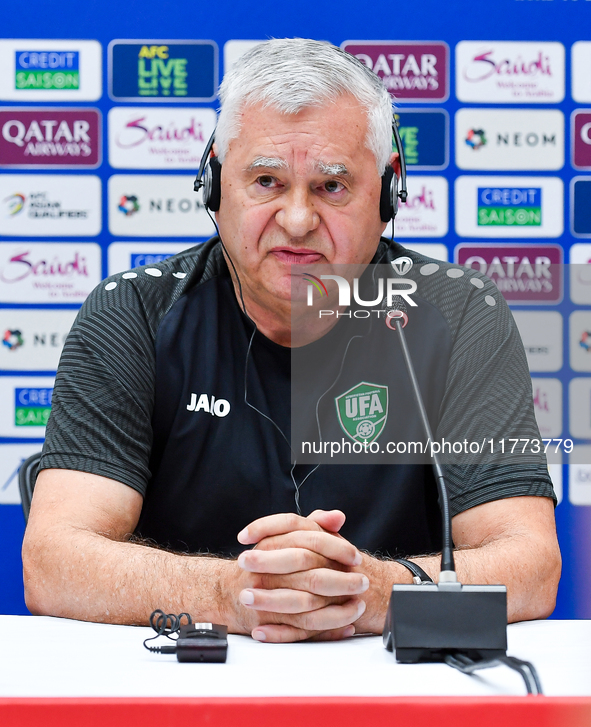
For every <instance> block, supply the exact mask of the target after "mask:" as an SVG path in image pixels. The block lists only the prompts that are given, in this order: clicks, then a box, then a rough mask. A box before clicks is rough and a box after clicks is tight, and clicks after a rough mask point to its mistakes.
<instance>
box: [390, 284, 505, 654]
mask: <svg viewBox="0 0 591 727" xmlns="http://www.w3.org/2000/svg"><path fill="white" fill-rule="evenodd" d="M396 320H398V323H395V321H396ZM408 320H409V318H408V315H407V310H406V306H405V304H404V301H402V300H400V301H398V300H397V299H396V298H395V302H393V305H392V306H391V307H389V308H387V309H386V324H387V325H388V328H390V329H391V330H394V331H397V333H398V340H399V342H400V346H401V349H402V354H403V358H404V362H405V366H406V370H407V372H408V376H409V379H410V384H411V390H412V392H413V396H414V399H415V403H416V406H417V410H418V413H419V416H420V419H421V424H422V427H423V431H424V433H425V437H426V438H429V439H430V441H434V440H433V434H432V432H431V426H430V424H429V419H428V417H427V412H426V409H425V406H424V403H423V399H422V396H421V391H420V389H419V384H418V381H417V377H416V374H415V370H414V366H413V363H412V359H411V357H410V351H409V348H408V344H407V341H406V336H405V333H404V327H405V325H407V323H408ZM432 464H433V470H434V474H435V480H436V482H437V489H438V494H439V506H440V508H441V515H442V521H443V523H442V525H443V547H442V551H441V572H440V574H439V582H438V583H437V584H435V583H429V582H419V583H416V582H415V583H414V584H413V585H406V584H394V585H393V586H392V593H391V596H390V603H389V606H388V613H387V616H386V623H385V625H384V632H383V639H384V646H385V647H386V648H387V649H389V650H390V651H395V653H396V659H397V661H400V662H405V663H414V662H419V661H446V662H447V663H450V665H451V666H455V667H456V668H459V667H458V666H457V665H456V664H455V663H451V662H450V661H449V657H452V660H453V658H454V657H456V661H457V657H458V656H461V657H463V658H465V659H466V660H468V661H469V662H471V663H472V664H474V662H478V661H481V660H491V659H498V658H506V652H507V589H506V587H505V586H503V585H463V584H461V583H459V582H458V580H457V576H456V572H455V565H454V559H453V542H452V536H451V516H450V512H449V502H448V495H447V488H446V485H445V478H444V474H443V470H442V467H441V463H440V462H439V458H438V457H437V454H436V453H433V454H432ZM417 580H420V579H417ZM458 663H460V662H458Z"/></svg>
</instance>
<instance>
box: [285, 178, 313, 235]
mask: <svg viewBox="0 0 591 727" xmlns="http://www.w3.org/2000/svg"><path fill="white" fill-rule="evenodd" d="M275 220H276V221H277V224H278V225H279V226H280V227H283V229H284V230H285V231H286V232H287V234H288V235H289V236H290V237H304V236H305V235H307V234H308V232H311V231H312V230H315V229H316V228H317V227H318V225H319V224H320V216H319V215H318V212H316V209H315V208H314V201H313V199H312V197H311V195H310V193H309V191H308V190H307V189H301V188H300V189H297V188H295V189H292V190H291V191H290V192H289V194H286V195H285V197H284V199H283V204H282V206H281V209H279V210H278V212H277V214H276V215H275Z"/></svg>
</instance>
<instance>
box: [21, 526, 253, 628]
mask: <svg viewBox="0 0 591 727" xmlns="http://www.w3.org/2000/svg"><path fill="white" fill-rule="evenodd" d="M23 564H24V576H25V597H26V602H27V606H28V608H29V609H30V610H31V611H32V612H33V613H43V614H48V615H54V616H61V617H66V618H74V619H80V620H84V621H99V622H103V623H118V624H147V623H148V619H149V617H150V614H151V612H152V611H154V610H155V609H157V608H161V609H163V610H164V611H166V612H167V613H180V612H181V611H186V612H187V613H190V614H191V615H192V616H193V619H194V620H199V621H206V622H207V621H209V622H215V623H227V619H228V615H229V609H227V608H225V605H226V598H225V597H226V596H228V595H229V594H224V592H223V591H224V587H223V582H224V580H225V576H227V575H228V574H229V571H231V570H237V568H236V563H235V561H230V560H224V559H221V558H214V557H209V556H203V557H199V556H186V555H179V554H175V553H170V552H167V551H164V550H159V549H156V548H151V547H147V546H145V545H141V544H137V543H133V542H119V541H113V540H110V539H108V538H106V537H104V536H102V535H98V534H95V533H91V532H88V531H86V530H74V529H72V531H71V532H70V533H67V534H64V533H63V532H60V533H59V534H58V533H54V534H52V533H51V532H48V533H46V535H45V537H44V538H43V539H42V540H39V541H37V542H36V543H35V544H33V545H30V546H27V542H26V541H25V547H24V548H23ZM228 625H229V626H231V629H232V630H233V631H240V630H241V629H240V625H239V624H237V623H233V624H228Z"/></svg>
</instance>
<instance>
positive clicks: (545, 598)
mask: <svg viewBox="0 0 591 727" xmlns="http://www.w3.org/2000/svg"><path fill="white" fill-rule="evenodd" d="M220 98H221V112H220V116H219V123H218V127H217V129H216V137H215V146H214V147H213V157H212V159H211V160H210V164H211V165H212V170H211V173H212V175H213V176H214V177H216V175H217V177H218V181H215V179H214V184H217V185H219V186H218V188H217V191H216V194H217V196H218V199H217V200H216V199H213V200H212V199H210V208H211V209H212V210H214V211H215V212H216V221H217V225H218V228H219V237H216V238H213V239H212V240H210V241H209V242H207V243H205V244H203V245H200V246H197V247H195V248H192V249H190V250H188V251H185V252H183V253H180V254H179V255H176V256H174V257H172V258H169V259H168V260H166V261H164V262H162V263H159V264H157V265H153V266H150V267H144V268H138V269H136V270H132V271H129V272H126V273H124V274H122V275H121V274H120V275H115V276H112V277H111V278H109V279H108V280H107V281H103V283H101V285H99V286H98V288H97V289H96V290H95V291H94V292H93V293H92V294H91V296H90V297H89V298H88V300H87V301H86V303H85V304H84V306H83V308H82V310H81V312H80V314H79V316H78V318H77V320H76V323H75V324H74V327H73V329H72V331H71V333H70V336H69V338H68V341H67V343H66V346H65V348H64V353H63V356H62V359H61V362H60V367H59V371H58V374H57V379H56V385H55V391H54V397H53V411H52V414H51V418H50V421H49V425H48V429H47V440H46V444H45V448H44V452H43V458H42V461H41V465H40V470H41V471H40V473H39V476H38V480H37V484H36V488H35V496H34V499H33V504H32V508H31V514H30V519H29V524H28V527H27V531H26V535H25V541H24V546H23V562H24V573H25V590H26V599H27V605H28V606H29V608H30V609H31V611H32V612H33V613H43V614H52V615H56V616H62V617H69V618H77V619H84V620H92V621H102V622H110V623H127V624H133V623H137V624H145V623H146V622H147V619H148V617H149V615H150V612H151V611H153V610H154V609H156V608H162V609H164V610H165V611H167V612H175V613H180V612H181V611H185V612H188V613H190V614H192V616H193V618H194V620H196V621H211V622H217V623H225V624H227V625H228V626H229V629H230V631H232V632H234V633H247V634H252V636H253V637H254V638H255V639H258V640H260V641H268V642H273V641H274V642H276V641H296V640H303V639H308V638H316V639H339V638H344V637H347V636H350V635H352V634H354V633H355V632H356V631H357V632H374V633H379V632H380V631H381V630H382V627H383V622H384V616H385V612H386V606H387V603H388V598H389V594H390V590H391V586H392V584H393V583H395V582H399V583H405V582H411V580H412V575H411V573H410V572H409V571H408V570H407V568H406V567H405V566H404V565H402V564H400V563H398V562H394V561H392V560H389V559H387V558H384V557H382V556H384V555H405V556H411V555H416V554H428V553H433V552H435V551H437V550H438V548H439V544H440V531H439V525H438V523H439V516H438V511H437V494H436V488H435V484H434V479H433V477H432V474H431V472H430V469H429V467H428V466H426V465H425V466H416V465H415V466H407V465H404V464H401V465H391V466H384V465H382V464H378V465H370V464H366V465H353V466H348V465H346V464H337V465H334V466H333V465H324V464H323V465H321V466H319V467H314V468H310V467H308V468H307V469H306V468H305V467H304V468H303V469H302V467H303V465H299V466H295V465H292V464H291V463H290V446H289V444H290V443H289V430H290V413H289V411H286V409H288V408H289V407H286V401H289V397H290V391H291V388H290V365H291V358H290V346H291V343H292V339H291V336H292V318H291V316H292V310H293V307H292V300H291V288H292V266H293V265H298V266H309V269H310V270H312V269H313V266H316V265H330V266H335V265H340V264H343V265H356V266H359V267H360V269H363V268H365V267H366V266H368V265H369V264H370V263H372V262H389V261H393V260H395V259H396V258H397V257H399V256H401V255H403V254H404V255H410V256H411V258H412V260H413V261H414V262H415V264H416V265H422V266H423V267H422V268H421V270H422V273H421V274H423V275H424V280H425V291H426V292H425V293H424V301H425V302H424V304H423V305H422V306H421V307H420V311H419V315H420V316H423V318H421V319H417V320H423V321H424V323H423V324H421V325H424V326H426V327H428V330H427V329H426V328H425V329H424V336H423V338H424V340H423V342H422V343H421V341H420V340H419V341H411V345H412V346H413V347H416V346H420V347H421V348H420V352H421V353H420V357H421V358H422V359H424V360H425V362H426V365H425V366H424V367H423V372H422V373H421V372H419V379H420V380H421V381H422V382H423V383H424V385H425V387H426V388H425V391H427V392H428V395H427V406H428V408H429V411H430V413H431V414H432V417H433V418H434V420H435V421H436V422H437V421H438V422H439V423H441V422H443V423H445V420H446V417H447V416H448V412H449V411H451V410H452V409H453V408H454V402H456V401H457V400H458V397H460V396H463V395H464V393H465V391H470V392H473V391H475V390H476V389H477V388H478V387H482V389H483V392H482V394H481V395H479V394H476V393H470V396H471V397H472V398H473V399H474V400H475V403H474V405H473V406H472V409H470V410H469V416H468V417H467V418H465V420H464V424H466V426H467V427H473V426H476V424H474V422H476V423H478V422H480V421H481V419H480V417H481V415H482V411H481V410H482V408H483V402H486V406H487V407H488V409H487V416H488V421H489V422H492V423H491V436H498V435H499V427H500V426H502V425H503V423H507V422H509V423H510V421H511V417H522V418H523V420H524V421H525V424H526V426H527V427H528V431H531V432H533V433H534V434H535V431H536V427H535V421H534V419H533V408H532V404H531V383H530V382H529V374H528V371H527V364H526V362H525V356H524V353H523V348H522V346H521V344H520V341H519V337H518V335H517V333H516V329H515V325H514V323H513V322H512V319H511V316H510V313H508V309H507V308H506V306H504V303H503V301H502V299H501V296H499V295H497V294H495V293H494V292H493V289H494V286H492V284H491V283H490V282H489V281H486V279H484V278H482V276H478V274H476V273H474V275H471V276H468V275H465V276H464V277H463V278H462V280H460V281H458V282H455V283H454V285H455V287H454V288H453V292H452V293H449V290H450V289H449V285H448V283H449V284H451V283H450V279H451V278H453V277H455V274H453V275H451V276H446V275H445V272H444V271H446V270H449V269H450V266H446V265H445V264H443V263H441V264H439V268H438V265H435V268H436V269H440V272H441V276H440V277H439V278H438V277H437V276H436V275H432V276H430V272H432V271H433V261H428V260H426V259H425V258H422V257H421V256H420V255H416V254H415V253H410V252H408V251H405V250H404V249H403V248H401V247H400V246H398V245H396V244H395V243H389V242H388V241H386V240H384V239H381V234H382V233H383V232H384V229H385V227H386V220H384V215H383V211H381V209H380V208H381V203H383V199H382V196H383V194H382V187H383V186H384V185H383V184H382V177H383V176H384V174H386V175H388V174H390V175H391V170H392V168H397V155H396V154H393V153H392V145H391V139H392V137H391V123H392V108H391V102H390V98H389V96H388V93H387V92H386V91H385V90H384V88H383V87H382V85H381V83H380V81H379V80H378V79H377V77H376V76H374V75H373V74H372V73H371V72H370V71H368V70H367V69H366V68H365V67H364V66H363V65H362V64H361V63H360V62H359V61H357V59H355V58H353V57H352V56H350V55H348V54H346V53H344V52H343V51H341V50H339V49H338V48H335V47H334V46H331V45H329V44H327V43H321V42H317V41H311V40H300V39H293V40H272V41H269V42H268V43H264V44H261V45H260V46H257V47H256V48H254V49H253V50H251V51H250V52H249V53H248V54H246V55H245V56H244V57H243V58H242V59H241V61H240V62H239V63H238V64H237V65H236V66H235V67H234V69H233V70H232V71H231V72H230V73H229V74H228V75H227V76H226V78H225V79H224V82H223V84H222V86H221V89H220ZM388 189H389V185H388V186H387V190H388ZM387 190H386V191H387ZM214 197H215V194H214ZM386 219H387V218H386ZM429 265H431V268H428V266H429ZM298 269H301V268H298ZM472 272H473V271H472ZM460 275H461V274H460ZM473 279H476V280H477V282H476V283H470V280H473ZM438 281H439V282H438ZM441 281H443V282H445V283H446V285H448V287H447V288H444V287H442V284H440V282H441ZM485 285H488V286H489V287H488V288H485V292H486V291H487V290H488V291H489V293H488V297H489V298H490V300H492V301H493V303H492V305H494V306H495V309H494V312H491V311H492V310H493V309H492V308H491V303H490V300H489V302H488V303H486V302H484V301H485V297H484V295H481V294H480V289H481V288H483V287H484V286H485ZM429 286H430V287H429ZM420 292H421V291H419V293H420ZM495 295H496V297H495ZM450 297H451V298H453V299H454V301H453V306H452V307H450V306H449V305H447V302H448V301H449V299H450ZM446 306H447V307H446ZM452 308H453V310H452ZM454 311H455V312H454ZM457 311H460V312H461V313H460V314H457ZM478 321H480V322H484V323H483V325H484V324H486V325H488V322H489V321H490V322H491V324H490V326H489V328H490V334H488V333H487V334H483V333H482V326H481V327H480V328H479V333H478V336H476V337H475V333H474V330H475V328H478V326H475V325H472V324H474V322H478ZM323 325H324V326H325V327H324V329H323V330H322V331H321V334H322V337H321V339H320V344H322V343H323V342H324V343H326V342H328V345H330V346H332V345H333V343H334V341H335V339H334V336H333V334H334V332H335V331H338V330H340V328H339V326H338V325H336V326H335V321H334V320H333V321H332V322H330V321H327V322H325V323H323ZM418 330H419V327H417V331H418ZM409 335H410V334H409ZM331 336H332V338H331ZM479 337H480V339H479ZM352 340H353V339H351V341H352ZM478 340H481V343H478ZM351 341H349V343H351ZM489 344H490V346H491V347H492V348H487V347H488V346H489ZM311 345H312V347H313V346H315V345H316V344H314V343H313V344H311ZM335 345H336V344H335ZM352 345H353V346H354V345H356V343H355V342H353V344H352ZM363 345H364V346H365V345H367V346H368V347H371V346H372V345H373V343H372V342H371V340H370V338H368V339H367V340H366V342H365V343H363ZM302 350H310V349H309V347H307V346H303V347H302ZM347 350H349V348H348V344H347ZM345 354H346V352H345ZM345 354H343V360H344V356H345ZM347 355H348V354H347ZM349 358H350V360H351V361H352V360H353V359H352V358H351V357H349ZM373 358H374V359H375V358H378V357H373ZM382 358H383V357H382ZM376 365H381V362H377V363H376ZM376 371H377V369H376ZM345 375H351V376H354V375H355V374H349V373H346V374H345ZM375 376H376V377H377V376H383V377H388V376H390V374H389V373H388V372H387V370H386V369H384V370H380V372H379V373H376V374H375ZM372 380H376V379H375V378H370V379H363V381H372ZM491 380H492V381H493V383H494V385H495V386H496V387H497V390H498V389H501V390H502V389H503V388H504V387H510V394H511V400H510V401H501V402H499V403H496V402H495V400H494V396H489V394H490V391H488V390H487V389H486V387H487V386H489V384H490V381H491ZM393 385H394V384H393V383H392V381H391V380H388V381H385V382H384V388H387V387H388V386H390V387H392V386H393ZM404 388H408V387H406V385H404ZM391 390H393V389H392V388H391ZM343 391H344V388H343ZM336 393H340V391H339V392H336ZM401 395H402V394H401ZM479 396H480V398H479ZM495 407H496V408H495ZM331 411H332V412H333V414H334V407H332V409H331ZM389 422H390V423H391V425H392V426H401V425H403V426H405V427H408V430H409V432H410V431H412V427H413V426H415V425H414V424H413V423H412V422H411V421H410V420H408V421H404V417H401V416H399V417H398V418H396V417H395V416H394V415H392V416H391V417H390V419H389ZM390 423H389V424H388V426H390ZM446 431H447V430H446ZM538 436H539V435H538ZM450 471H451V475H450V488H451V495H452V497H451V502H452V515H453V538H454V542H455V546H456V548H457V552H456V567H457V572H458V576H459V578H460V580H461V581H462V582H465V583H505V584H506V585H507V587H508V604H509V618H510V620H520V619H531V618H540V617H545V616H547V615H548V614H549V613H551V611H552V610H553V608H554V601H555V596H556V588H557V583H558V578H559V574H560V554H559V551H558V546H557V541H556V534H555V525H554V511H553V500H552V498H553V490H552V486H551V483H550V480H549V477H548V473H547V470H546V469H545V464H544V459H543V456H542V455H540V457H539V458H538V459H536V460H535V462H534V463H533V464H531V463H529V464H527V466H525V465H524V466H521V467H505V468H503V467H500V468H499V467H496V468H493V469H490V470H486V471H485V470H481V471H480V474H479V475H478V476H472V475H470V473H469V472H468V470H466V469H464V470H462V473H461V477H458V478H456V479H455V480H454V476H453V468H452V469H451V470H450ZM296 504H297V509H301V511H302V512H304V513H308V514H307V516H303V515H298V514H296V512H295V509H296V507H295V505H296ZM335 507H337V508H338V509H333V508H335ZM253 545H254V546H255V547H254V548H248V547H247V546H253ZM372 553H374V554H375V553H380V554H381V555H380V556H377V555H372ZM416 563H417V564H419V565H420V566H421V567H422V568H423V569H424V570H425V571H426V572H427V573H429V574H430V575H431V576H432V577H433V578H434V579H436V578H437V572H438V558H437V557H436V556H430V555H421V556H419V557H417V558H416Z"/></svg>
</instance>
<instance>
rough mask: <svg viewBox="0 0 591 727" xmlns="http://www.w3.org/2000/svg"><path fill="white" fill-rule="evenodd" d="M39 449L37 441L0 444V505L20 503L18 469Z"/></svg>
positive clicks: (39, 445)
mask: <svg viewBox="0 0 591 727" xmlns="http://www.w3.org/2000/svg"><path fill="white" fill-rule="evenodd" d="M40 449H41V444H39V443H29V444H0V505H20V502H21V495H20V491H19V487H18V471H19V469H20V468H21V465H22V464H23V462H24V461H25V460H26V459H28V458H29V457H30V456H31V455H33V454H36V453H37V452H39V451H40Z"/></svg>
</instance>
